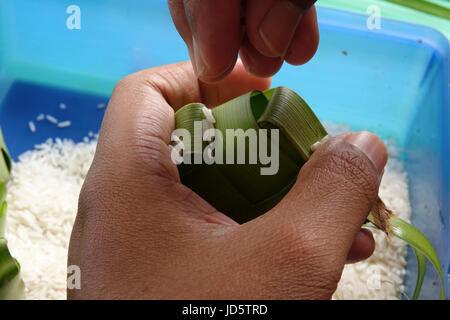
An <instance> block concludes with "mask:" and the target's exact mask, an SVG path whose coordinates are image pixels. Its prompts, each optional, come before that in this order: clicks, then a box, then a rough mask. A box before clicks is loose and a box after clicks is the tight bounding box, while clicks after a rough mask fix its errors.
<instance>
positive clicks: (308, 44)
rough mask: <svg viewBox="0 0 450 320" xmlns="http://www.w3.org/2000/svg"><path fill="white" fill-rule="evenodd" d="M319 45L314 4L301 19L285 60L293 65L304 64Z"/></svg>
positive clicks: (312, 55)
mask: <svg viewBox="0 0 450 320" xmlns="http://www.w3.org/2000/svg"><path fill="white" fill-rule="evenodd" d="M318 47H319V26H318V24H317V14H316V9H315V7H314V6H312V7H311V9H310V10H309V11H308V12H307V13H306V14H305V16H304V17H303V18H302V19H301V20H300V22H299V24H298V26H297V30H296V31H295V34H294V37H293V38H292V41H291V44H290V47H289V49H288V51H287V53H286V56H285V60H286V62H287V63H289V64H292V65H296V66H298V65H302V64H305V63H306V62H308V61H309V60H311V59H312V58H313V57H314V55H315V54H316V52H317V49H318Z"/></svg>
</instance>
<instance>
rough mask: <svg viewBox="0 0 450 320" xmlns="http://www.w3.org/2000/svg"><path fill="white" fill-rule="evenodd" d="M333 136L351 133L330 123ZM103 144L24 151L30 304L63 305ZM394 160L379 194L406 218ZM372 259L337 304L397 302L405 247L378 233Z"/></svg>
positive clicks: (16, 231) (353, 271)
mask: <svg viewBox="0 0 450 320" xmlns="http://www.w3.org/2000/svg"><path fill="white" fill-rule="evenodd" d="M326 127H327V129H328V131H329V132H330V133H331V134H332V135H335V134H337V133H340V132H344V131H348V127H345V126H340V125H333V124H331V123H326ZM96 144H97V141H96V139H95V138H94V139H93V140H91V141H85V142H81V143H77V144H75V143H74V142H72V141H70V140H64V141H62V140H60V139H56V140H55V141H52V140H48V141H47V142H45V143H44V144H42V145H39V146H37V147H36V149H35V150H33V151H29V152H26V153H24V154H23V155H22V156H21V157H20V159H19V162H17V163H15V164H14V167H13V171H12V179H11V182H10V184H9V189H8V195H7V201H8V217H7V230H6V232H7V233H6V238H7V240H8V244H9V248H10V251H11V253H12V255H13V256H14V257H15V258H17V260H18V261H19V262H20V264H21V267H22V277H23V280H24V282H25V287H26V289H25V296H24V298H25V299H65V298H66V264H67V250H68V244H69V238H70V233H71V229H72V225H73V222H74V219H75V214H76V211H77V201H78V194H79V191H80V189H81V185H82V183H83V180H84V178H85V176H86V173H87V171H88V169H89V167H90V164H91V162H92V159H93V156H94V152H95V148H96ZM388 145H390V147H389V153H390V160H389V162H388V165H387V167H386V169H385V173H384V177H383V180H382V182H381V188H380V196H381V198H382V199H383V200H384V201H385V203H386V205H387V206H388V207H389V208H391V209H392V210H393V211H394V213H396V214H397V215H398V216H399V217H401V218H402V219H405V220H407V221H409V217H410V213H411V209H410V204H409V198H408V185H407V177H406V173H405V171H404V169H403V167H402V164H401V163H400V162H399V161H398V160H396V157H397V156H398V152H397V150H396V149H395V148H394V147H392V145H393V144H388ZM374 236H375V240H376V249H375V252H374V254H373V256H372V257H371V258H369V259H368V260H366V261H363V262H359V263H356V264H353V265H347V266H346V267H345V270H344V273H343V276H342V279H341V282H340V283H339V286H338V289H337V291H336V293H335V294H334V296H333V298H334V299H398V298H400V296H401V292H402V291H403V285H402V283H403V277H404V274H405V265H406V260H405V258H406V245H405V243H403V242H402V241H400V240H398V239H396V238H391V239H387V238H386V236H385V235H384V234H382V233H381V232H377V231H374Z"/></svg>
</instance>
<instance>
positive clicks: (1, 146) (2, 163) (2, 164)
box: [0, 127, 12, 183]
mask: <svg viewBox="0 0 450 320" xmlns="http://www.w3.org/2000/svg"><path fill="white" fill-rule="evenodd" d="M11 167H12V160H11V157H10V155H9V153H8V149H7V148H6V145H5V141H4V140H3V134H2V130H1V127H0V181H2V182H4V183H6V182H8V181H9V178H10V173H11Z"/></svg>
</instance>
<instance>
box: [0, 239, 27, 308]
mask: <svg viewBox="0 0 450 320" xmlns="http://www.w3.org/2000/svg"><path fill="white" fill-rule="evenodd" d="M24 287H25V286H24V283H23V281H22V279H21V277H20V265H19V263H18V262H17V260H16V259H14V258H13V257H11V254H10V253H9V250H8V246H7V245H6V240H5V239H3V238H0V300H12V299H20V298H21V296H22V294H23V291H24Z"/></svg>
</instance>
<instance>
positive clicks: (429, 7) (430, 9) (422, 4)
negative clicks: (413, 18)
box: [386, 0, 450, 20]
mask: <svg viewBox="0 0 450 320" xmlns="http://www.w3.org/2000/svg"><path fill="white" fill-rule="evenodd" d="M386 1H388V2H392V3H395V4H398V5H401V6H405V7H409V8H412V9H415V10H418V11H421V12H424V13H428V14H431V15H433V16H436V17H439V18H444V19H447V20H449V19H450V9H448V8H446V7H443V6H440V5H438V4H436V3H432V2H428V1H424V0H386Z"/></svg>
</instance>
